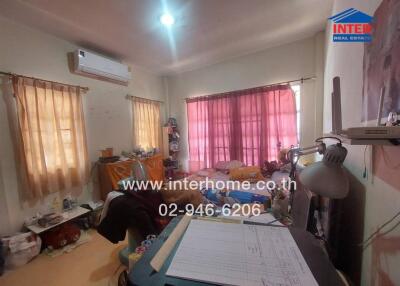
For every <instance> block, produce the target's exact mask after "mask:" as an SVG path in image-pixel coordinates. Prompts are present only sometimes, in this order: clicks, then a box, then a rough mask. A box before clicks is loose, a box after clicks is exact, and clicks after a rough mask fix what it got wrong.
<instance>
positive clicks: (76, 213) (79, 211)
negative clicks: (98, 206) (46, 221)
mask: <svg viewBox="0 0 400 286" xmlns="http://www.w3.org/2000/svg"><path fill="white" fill-rule="evenodd" d="M88 212H90V210H88V209H85V208H83V207H79V206H78V207H76V208H74V209H72V210H70V211H64V212H63V213H62V215H63V217H64V219H63V220H62V221H61V222H59V223H57V224H53V225H49V226H48V227H41V226H40V225H38V224H34V225H29V226H27V228H28V229H29V230H30V231H32V232H33V233H36V234H40V233H42V232H45V231H46V230H49V229H52V228H53V227H56V226H58V225H60V224H63V223H65V222H67V221H70V220H73V219H74V218H77V217H80V216H81V215H84V214H87V213H88Z"/></svg>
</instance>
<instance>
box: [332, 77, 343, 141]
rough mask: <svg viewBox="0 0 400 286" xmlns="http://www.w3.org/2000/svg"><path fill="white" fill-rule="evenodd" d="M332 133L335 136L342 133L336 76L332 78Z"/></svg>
mask: <svg viewBox="0 0 400 286" xmlns="http://www.w3.org/2000/svg"><path fill="white" fill-rule="evenodd" d="M332 133H333V134H337V135H340V134H341V133H342V103H341V93H340V77H338V76H336V77H334V78H333V92H332Z"/></svg>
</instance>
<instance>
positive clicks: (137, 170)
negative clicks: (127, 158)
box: [131, 160, 149, 181]
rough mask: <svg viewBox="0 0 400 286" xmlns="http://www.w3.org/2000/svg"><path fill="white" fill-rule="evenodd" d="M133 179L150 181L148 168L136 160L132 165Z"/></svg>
mask: <svg viewBox="0 0 400 286" xmlns="http://www.w3.org/2000/svg"><path fill="white" fill-rule="evenodd" d="M131 178H133V179H134V180H136V181H147V180H148V179H149V175H148V174H147V170H146V167H145V166H144V165H143V163H142V162H140V161H139V160H135V161H134V162H133V163H132V167H131Z"/></svg>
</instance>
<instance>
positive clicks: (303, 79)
mask: <svg viewBox="0 0 400 286" xmlns="http://www.w3.org/2000/svg"><path fill="white" fill-rule="evenodd" d="M314 79H316V77H315V76H310V77H302V78H299V79H294V80H289V81H283V82H277V83H271V84H267V85H262V86H257V87H251V88H245V89H241V90H234V91H226V92H221V93H217V94H211V95H200V96H194V97H186V98H185V100H191V99H198V98H208V97H213V96H219V95H224V94H226V95H228V94H229V93H232V92H241V91H246V90H250V89H256V88H264V87H271V86H275V85H282V84H289V83H293V82H301V83H303V82H304V81H306V80H314Z"/></svg>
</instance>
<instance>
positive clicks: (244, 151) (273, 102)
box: [187, 85, 298, 171]
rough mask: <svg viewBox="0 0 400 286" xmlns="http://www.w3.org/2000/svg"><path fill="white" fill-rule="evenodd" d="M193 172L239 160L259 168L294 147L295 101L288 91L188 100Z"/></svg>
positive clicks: (255, 90) (268, 90) (264, 90)
mask: <svg viewBox="0 0 400 286" xmlns="http://www.w3.org/2000/svg"><path fill="white" fill-rule="evenodd" d="M187 114H188V133H189V169H190V171H196V170H199V169H202V168H208V167H213V166H214V165H215V163H217V162H218V161H229V160H240V161H242V162H244V163H245V164H246V165H249V166H254V165H259V166H261V165H262V163H263V162H264V161H265V160H276V159H277V156H278V152H279V150H280V149H281V148H283V147H290V146H291V145H296V144H297V143H298V142H297V127H296V126H297V125H296V124H297V122H296V101H295V97H294V93H293V90H292V89H291V87H290V86H289V85H278V86H272V87H261V88H253V89H247V90H242V91H234V92H229V93H224V94H218V95H214V96H209V97H201V98H194V99H188V100H187Z"/></svg>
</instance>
